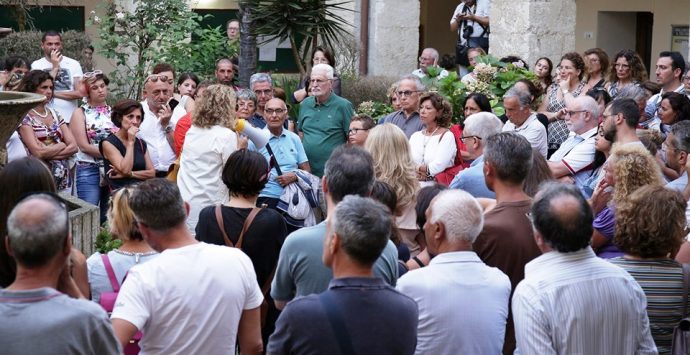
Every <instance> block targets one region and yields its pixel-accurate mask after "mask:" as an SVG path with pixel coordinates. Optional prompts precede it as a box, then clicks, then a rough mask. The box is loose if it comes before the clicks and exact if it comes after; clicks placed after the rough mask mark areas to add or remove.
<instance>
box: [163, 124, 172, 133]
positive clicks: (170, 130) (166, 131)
mask: <svg viewBox="0 0 690 355" xmlns="http://www.w3.org/2000/svg"><path fill="white" fill-rule="evenodd" d="M172 131H173V127H172V126H168V127H165V134H168V133H170V132H172Z"/></svg>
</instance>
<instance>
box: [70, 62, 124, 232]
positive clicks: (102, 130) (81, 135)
mask: <svg viewBox="0 0 690 355" xmlns="http://www.w3.org/2000/svg"><path fill="white" fill-rule="evenodd" d="M83 82H84V88H85V89H86V97H85V98H86V103H85V104H83V105H82V106H81V107H80V108H78V109H76V110H74V112H73V113H72V119H71V120H70V125H69V128H70V130H71V131H72V135H73V136H74V140H75V141H77V145H78V146H79V151H78V152H77V181H76V182H77V197H79V198H80V199H82V200H84V201H86V202H88V203H90V204H92V205H96V206H99V205H100V207H101V223H103V222H105V214H106V212H107V205H108V197H109V193H108V188H107V186H106V184H101V174H105V171H104V170H105V169H104V166H103V156H102V155H101V152H100V151H99V149H98V146H99V144H100V142H101V141H102V140H104V139H106V138H108V136H109V135H110V134H111V133H114V132H116V131H117V128H116V127H115V124H113V121H112V120H111V119H110V113H111V109H110V105H108V104H107V103H106V101H105V100H106V98H107V97H108V83H109V82H110V80H108V77H107V76H105V75H104V74H103V73H102V72H101V71H100V70H97V71H93V72H90V73H84V79H83Z"/></svg>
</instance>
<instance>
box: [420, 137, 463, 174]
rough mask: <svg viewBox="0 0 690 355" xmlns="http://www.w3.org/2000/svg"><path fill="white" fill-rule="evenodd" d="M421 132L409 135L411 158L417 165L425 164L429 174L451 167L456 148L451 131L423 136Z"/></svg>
mask: <svg viewBox="0 0 690 355" xmlns="http://www.w3.org/2000/svg"><path fill="white" fill-rule="evenodd" d="M422 132H424V131H423V130H422V131H418V132H415V133H413V134H412V137H410V150H411V153H412V160H414V162H415V163H416V164H417V165H421V164H426V166H427V167H428V170H429V174H430V175H431V176H435V175H436V174H438V173H440V172H442V171H443V170H446V169H448V168H450V167H452V166H453V163H454V162H455V154H456V153H457V150H458V148H457V146H456V145H455V137H454V136H453V133H452V132H451V131H446V132H445V133H444V134H442V135H441V134H438V135H435V136H425V135H424V134H423V133H422Z"/></svg>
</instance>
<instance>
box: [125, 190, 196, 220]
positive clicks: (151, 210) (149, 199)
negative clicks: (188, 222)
mask: <svg viewBox="0 0 690 355" xmlns="http://www.w3.org/2000/svg"><path fill="white" fill-rule="evenodd" d="M129 207H130V208H131V209H132V212H134V218H135V219H136V220H137V221H138V222H140V223H143V224H145V225H146V226H147V227H149V229H151V230H154V231H157V232H165V231H167V230H169V229H172V228H175V227H177V226H179V225H181V224H183V223H184V221H185V219H187V210H186V208H185V204H184V200H183V199H182V196H181V195H180V190H179V189H178V188H177V185H176V184H175V183H172V182H170V181H168V180H166V179H149V180H146V181H144V182H141V183H139V184H137V185H136V187H134V191H133V192H132V194H131V196H130V197H129Z"/></svg>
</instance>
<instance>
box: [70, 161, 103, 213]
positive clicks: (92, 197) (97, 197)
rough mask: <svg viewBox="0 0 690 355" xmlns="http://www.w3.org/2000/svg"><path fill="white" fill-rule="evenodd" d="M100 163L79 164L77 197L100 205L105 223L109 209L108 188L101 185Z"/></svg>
mask: <svg viewBox="0 0 690 355" xmlns="http://www.w3.org/2000/svg"><path fill="white" fill-rule="evenodd" d="M99 182H100V176H99V172H98V164H89V163H78V164H77V197H79V198H80V199H82V200H84V201H86V202H88V203H90V204H92V205H96V206H100V214H101V218H100V223H101V224H103V222H105V219H106V212H107V211H108V198H109V197H110V196H109V194H108V188H107V187H102V186H99Z"/></svg>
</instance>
